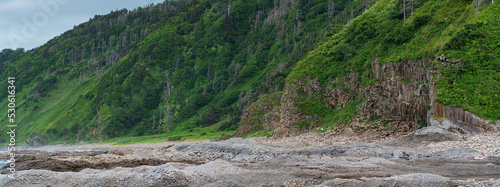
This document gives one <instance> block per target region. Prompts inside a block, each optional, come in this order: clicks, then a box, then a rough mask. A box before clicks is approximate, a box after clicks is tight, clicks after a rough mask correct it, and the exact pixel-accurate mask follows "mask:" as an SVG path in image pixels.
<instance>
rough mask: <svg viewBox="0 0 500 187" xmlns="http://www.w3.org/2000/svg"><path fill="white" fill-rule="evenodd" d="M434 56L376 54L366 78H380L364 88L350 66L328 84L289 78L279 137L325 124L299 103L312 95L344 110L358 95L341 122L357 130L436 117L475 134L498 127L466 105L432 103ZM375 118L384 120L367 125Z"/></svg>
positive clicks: (403, 129)
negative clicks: (382, 59) (386, 57)
mask: <svg viewBox="0 0 500 187" xmlns="http://www.w3.org/2000/svg"><path fill="white" fill-rule="evenodd" d="M439 58H440V57H438V58H436V59H437V60H439ZM433 60H434V59H433V58H425V59H421V60H418V61H405V62H401V63H387V64H380V63H379V61H378V59H375V60H373V61H372V63H371V70H372V71H371V73H370V74H369V75H368V77H369V78H375V79H377V81H374V82H373V83H371V84H369V85H365V86H364V87H363V86H362V78H361V76H360V75H359V73H357V72H354V71H352V70H351V73H350V74H349V75H347V76H344V77H342V78H341V79H340V81H339V79H338V78H337V79H335V80H334V81H330V83H329V84H328V85H327V86H323V85H321V84H320V83H318V81H317V78H315V79H312V78H310V77H307V79H306V80H303V81H296V82H292V83H289V84H287V86H286V88H285V91H284V94H283V97H282V100H281V119H280V126H279V127H278V129H277V130H276V133H275V136H277V137H286V136H292V135H296V134H298V133H303V132H308V131H310V130H312V129H314V128H315V127H318V125H322V124H318V120H320V119H321V118H320V117H318V116H315V115H307V114H306V111H303V110H302V109H301V108H300V107H298V106H299V105H300V102H304V101H305V100H307V99H311V98H313V99H314V100H321V103H323V104H324V105H325V106H326V107H328V108H329V109H342V108H343V107H344V106H346V105H347V104H348V103H349V102H354V101H355V100H357V99H360V100H361V102H360V103H359V104H358V105H357V106H356V107H357V114H356V116H355V117H354V118H353V119H352V120H351V121H350V123H345V124H342V125H343V127H340V128H344V127H347V128H351V129H352V130H353V131H358V132H361V131H362V130H369V129H373V128H375V129H378V130H379V131H380V130H381V129H385V130H386V131H387V130H390V131H392V132H394V133H409V132H412V131H414V130H416V128H418V127H419V126H426V125H427V124H430V120H431V118H432V117H433V116H435V117H438V118H448V119H451V120H455V121H457V122H459V123H461V125H462V126H463V125H465V126H463V127H462V128H467V129H470V130H467V131H468V132H472V133H478V132H492V131H494V128H493V127H492V125H491V124H490V122H489V121H487V120H483V119H481V118H479V117H477V116H476V115H474V114H472V113H470V112H468V111H466V110H464V109H461V108H456V107H452V106H444V105H442V104H440V103H436V102H434V98H435V83H434V81H433V79H435V77H434V76H433V70H431V69H432V68H431V66H432V65H431V64H432V61H433ZM325 87H326V89H324V88H325ZM323 90H324V91H323ZM374 121H379V122H382V123H374V124H376V125H368V124H367V123H369V122H374ZM300 122H305V123H307V124H309V125H308V126H307V128H302V127H300V126H299V125H298V124H299V123H300ZM372 124H373V123H372ZM382 124H383V125H382ZM377 126H378V127H377ZM380 126H382V127H380ZM383 126H385V127H383ZM379 133H383V131H382V132H379Z"/></svg>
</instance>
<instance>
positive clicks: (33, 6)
mask: <svg viewBox="0 0 500 187" xmlns="http://www.w3.org/2000/svg"><path fill="white" fill-rule="evenodd" d="M163 1H164V0H0V50H2V49H5V48H11V49H15V48H25V49H26V50H29V49H32V48H36V47H39V46H41V45H43V44H44V43H46V42H47V41H48V40H50V39H52V38H54V37H56V36H59V35H60V34H62V33H63V32H65V31H67V30H70V29H72V28H73V26H74V25H79V24H80V23H83V22H86V21H88V20H89V19H90V18H93V17H94V15H96V14H97V15H104V14H108V13H109V12H110V11H111V10H121V9H123V8H126V9H129V10H132V9H134V8H137V7H139V6H141V7H143V6H146V5H148V4H151V3H154V4H157V3H161V2H163Z"/></svg>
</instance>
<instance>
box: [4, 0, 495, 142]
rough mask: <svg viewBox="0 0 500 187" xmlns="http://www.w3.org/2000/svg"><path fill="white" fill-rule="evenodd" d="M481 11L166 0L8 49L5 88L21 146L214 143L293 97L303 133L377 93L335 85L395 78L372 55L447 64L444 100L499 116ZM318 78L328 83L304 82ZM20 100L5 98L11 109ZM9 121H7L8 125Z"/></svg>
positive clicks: (485, 13) (353, 2)
mask: <svg viewBox="0 0 500 187" xmlns="http://www.w3.org/2000/svg"><path fill="white" fill-rule="evenodd" d="M484 2H486V1H484ZM478 13H479V14H478V15H476V5H475V4H474V3H473V2H472V1H470V0H441V1H438V0H416V1H403V0H379V1H370V0H297V1H295V0H272V1H271V0H257V1H243V0H231V1H229V0H217V1H209V0H198V1H192V0H189V1H188V0H179V1H166V2H165V3H162V4H158V5H150V6H147V7H143V8H137V9H135V10H133V11H128V10H121V11H115V12H111V13H110V14H108V15H103V16H95V17H94V18H92V19H91V20H89V22H86V23H82V24H81V25H79V26H76V27H75V28H74V29H72V30H69V31H67V32H65V33H63V34H61V35H60V36H58V37H55V38H54V39H52V40H51V41H49V42H48V43H46V44H45V45H43V46H41V47H39V48H36V49H33V50H29V51H24V50H23V49H18V50H10V49H5V50H3V51H2V52H0V86H1V87H7V85H8V82H7V77H16V80H17V82H16V87H17V94H16V97H17V102H16V104H17V106H18V107H17V109H16V120H17V123H18V124H19V127H18V137H17V138H18V141H19V143H20V142H22V141H24V140H26V139H27V138H28V137H34V136H37V135H38V136H40V135H43V136H44V137H49V139H50V141H51V142H52V143H61V142H68V143H75V142H77V141H82V140H83V141H84V142H97V141H103V140H109V139H112V138H118V139H119V137H132V136H133V137H137V136H147V137H152V138H160V139H161V138H162V137H163V138H164V139H167V138H166V137H170V139H181V138H182V136H190V137H193V138H194V137H196V136H206V137H207V138H215V137H218V136H220V135H221V134H223V133H226V134H228V133H234V131H235V130H237V129H238V126H239V124H240V123H241V116H242V115H243V113H244V112H245V111H246V109H247V108H250V109H252V110H253V111H262V110H259V109H258V108H255V107H249V106H251V105H252V103H254V102H255V101H257V100H258V99H259V98H262V97H263V96H265V95H271V94H274V93H278V92H280V97H281V93H282V92H281V91H284V93H285V94H284V95H285V96H284V97H285V98H284V99H285V100H286V99H288V100H287V102H293V103H292V104H293V106H296V107H297V108H298V111H296V112H295V113H293V114H298V115H307V116H311V119H309V118H308V120H309V121H298V122H297V121H296V122H293V123H296V124H297V125H298V126H300V129H306V128H308V129H313V128H314V127H317V126H325V127H329V126H335V125H338V124H346V123H349V122H350V121H351V120H352V118H354V117H355V116H356V115H357V113H358V112H359V111H360V110H361V109H360V108H361V107H362V105H363V103H366V101H367V96H366V93H365V94H364V93H362V92H363V91H361V92H359V93H352V94H354V95H359V97H358V96H356V98H355V99H352V101H349V102H348V103H347V104H346V105H345V106H343V107H341V108H335V107H331V106H328V104H325V103H327V102H326V100H325V98H324V95H325V91H326V87H328V88H329V89H335V88H340V90H345V91H349V89H350V88H348V87H347V86H345V85H344V83H342V82H340V83H335V84H331V82H332V81H333V80H335V79H337V78H340V79H342V78H343V77H346V76H348V75H350V74H357V75H358V74H359V75H360V76H359V77H357V81H358V82H359V83H360V85H361V86H360V88H359V89H360V90H363V89H364V90H366V89H368V90H370V89H371V88H372V87H373V86H374V85H376V84H378V83H380V82H381V81H382V80H379V79H377V78H375V77H374V76H373V75H372V74H371V72H372V62H374V61H377V62H378V63H379V64H381V65H383V64H388V63H396V64H397V63H412V62H414V61H419V60H422V59H431V60H430V61H431V62H430V64H429V65H428V67H422V68H426V69H430V70H432V71H433V72H435V73H434V76H435V79H433V81H434V82H435V83H433V84H432V85H434V86H435V87H434V88H435V91H437V93H436V98H435V100H436V102H439V103H442V104H445V105H450V106H455V107H460V108H464V109H466V110H468V111H471V112H472V113H474V114H476V115H478V116H480V117H483V118H485V119H491V120H497V119H500V99H499V96H498V95H500V56H499V55H500V27H499V26H500V17H499V14H500V5H499V3H495V4H491V3H483V4H481V5H480V7H479V12H478ZM439 56H445V57H446V58H447V59H449V60H450V62H441V61H438V60H436V57H439ZM305 80H315V81H313V83H317V84H318V85H321V86H320V87H321V90H320V91H315V92H314V93H312V92H311V93H309V94H305V93H307V92H308V90H307V89H305V87H299V88H293V89H292V85H295V84H296V83H297V84H298V83H300V82H301V81H305ZM398 81H400V82H402V83H403V84H409V82H408V81H407V80H405V79H402V80H398ZM405 81H406V82H405ZM427 81H429V80H422V82H425V83H427ZM302 83H305V82H302ZM302 83H301V84H302ZM305 84H308V83H305ZM287 85H288V87H287ZM327 85H329V86H327ZM322 86H324V88H325V89H323V87H322ZM287 88H288V89H287ZM290 93H297V94H298V96H297V97H295V96H293V97H291V96H290ZM363 94H364V95H365V96H363ZM7 95H8V93H7V92H1V93H0V100H1V103H0V104H1V105H0V106H5V107H4V108H7V107H6V106H7V102H8V101H7V97H8V96H7ZM263 101H266V100H265V99H261V100H260V102H263ZM272 102H273V104H272V106H276V105H279V102H278V103H276V101H272ZM283 104H284V103H281V105H282V107H281V109H280V110H281V114H282V115H283V114H287V113H288V111H287V108H286V107H283ZM411 105H412V103H409V104H408V106H411ZM256 106H257V105H256ZM262 106H267V105H265V104H263V105H262ZM428 107H429V108H428V109H430V107H432V106H428ZM381 113H383V112H382V111H381ZM0 115H2V116H7V110H6V109H5V110H1V111H0ZM250 116H251V115H250ZM254 116H262V115H254ZM278 117H280V116H278ZM281 118H284V116H281ZM402 118H403V117H402ZM385 119H386V118H385V117H379V118H373V119H370V120H371V121H370V120H369V121H368V122H370V123H372V122H373V121H382V123H384V124H385V123H386V122H383V121H384V120H385ZM250 120H254V119H250ZM416 120H417V119H414V121H415V122H417V121H416ZM418 120H421V119H418ZM254 121H255V120H254ZM278 121H279V120H278ZM282 121H283V120H282ZM285 121H286V120H285ZM310 121H315V123H314V125H312V126H311V124H310ZM418 122H419V123H422V125H424V124H425V122H421V121H418ZM253 123H254V122H252V124H253ZM7 124H9V122H8V119H7V118H2V119H1V121H0V131H4V130H5V131H6V125H7ZM281 125H287V124H281ZM271 126H272V125H271ZM247 129H257V130H258V129H259V128H247ZM262 134H269V131H267V130H266V133H262ZM0 137H1V138H0V139H1V141H5V140H7V137H6V136H5V134H1V135H0ZM198 138H199V137H198ZM136 139H137V138H136ZM161 140H163V139H161ZM124 142H127V141H124ZM124 142H122V143H124Z"/></svg>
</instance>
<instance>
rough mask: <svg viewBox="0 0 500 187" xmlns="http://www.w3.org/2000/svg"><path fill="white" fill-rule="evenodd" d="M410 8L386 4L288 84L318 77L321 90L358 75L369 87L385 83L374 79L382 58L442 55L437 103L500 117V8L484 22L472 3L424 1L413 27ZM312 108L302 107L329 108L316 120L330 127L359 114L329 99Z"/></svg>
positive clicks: (314, 55)
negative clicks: (329, 105) (333, 105)
mask: <svg viewBox="0 0 500 187" xmlns="http://www.w3.org/2000/svg"><path fill="white" fill-rule="evenodd" d="M402 3H403V1H402V0H381V1H378V2H377V3H376V4H375V5H374V6H372V7H371V8H370V9H368V10H367V11H365V13H364V14H362V15H361V16H358V17H357V18H356V19H354V20H353V21H352V22H350V23H349V24H348V25H347V26H345V27H344V28H343V29H342V30H341V31H340V32H339V33H337V34H335V35H334V36H332V37H329V38H327V39H325V41H324V42H322V44H321V45H319V46H318V48H317V49H316V50H314V51H313V52H311V53H310V54H308V55H307V57H306V58H305V59H304V60H302V61H300V62H299V63H298V64H297V66H296V67H295V68H294V70H293V71H292V72H291V74H290V75H289V76H288V78H287V82H288V83H294V82H299V81H301V80H305V79H306V78H307V77H311V79H314V78H315V77H317V78H318V79H317V80H318V82H319V83H320V84H322V85H327V84H328V81H330V80H335V79H336V78H342V77H344V76H347V75H349V74H350V73H351V70H352V71H354V72H356V73H358V74H359V75H360V81H361V82H362V86H363V87H364V88H367V87H368V86H369V85H371V83H373V82H377V81H378V80H374V79H373V78H372V77H370V73H371V72H372V69H371V63H372V62H373V61H374V60H375V59H377V60H378V61H379V63H380V64H387V63H391V62H395V63H403V62H412V61H416V60H420V59H426V58H432V59H434V58H435V57H438V56H441V55H442V56H444V57H446V58H447V59H450V60H449V62H441V61H438V60H435V61H433V62H432V63H431V65H430V66H429V67H426V68H431V69H433V70H434V71H435V72H436V73H435V76H436V77H435V78H434V80H435V81H436V85H435V86H436V89H437V97H436V101H438V102H440V103H443V104H446V105H454V106H456V107H461V108H464V109H466V110H468V111H471V112H473V113H475V114H477V115H478V116H480V117H483V118H486V119H492V120H497V119H500V99H499V95H500V51H499V50H500V48H499V47H500V43H499V41H500V35H499V32H500V17H499V13H500V3H495V4H488V5H481V6H480V9H479V11H480V13H479V15H477V16H476V10H475V8H476V7H475V4H473V3H472V2H471V1H465V0H464V1H457V0H444V1H437V0H419V1H418V3H419V4H418V6H415V7H414V11H413V13H412V12H411V10H407V12H406V16H407V17H406V21H404V19H405V18H404V16H405V15H404V12H403V11H402V10H403V4H402ZM406 7H408V5H406ZM403 82H404V80H403ZM338 86H341V85H338ZM359 94H360V95H361V94H362V93H359ZM364 99H366V98H364ZM356 102H357V101H352V102H351V103H350V105H348V106H351V105H352V104H356ZM305 103H306V104H298V106H299V108H300V109H301V110H302V111H304V113H307V111H315V110H314V109H319V108H323V110H316V113H315V114H316V115H318V116H321V117H324V118H323V121H322V123H329V124H330V125H336V124H338V123H339V121H345V119H343V118H342V117H339V116H337V115H338V114H339V113H343V116H353V115H354V114H356V108H357V107H355V108H354V110H352V109H353V108H352V107H347V108H342V109H328V108H326V107H323V105H322V104H321V101H318V102H314V101H311V102H308V101H306V102H305ZM308 103H309V104H308ZM301 105H302V106H301ZM318 106H320V107H318ZM358 107H359V106H358ZM346 112H348V113H351V115H347V114H345V113H346ZM307 115H313V114H307Z"/></svg>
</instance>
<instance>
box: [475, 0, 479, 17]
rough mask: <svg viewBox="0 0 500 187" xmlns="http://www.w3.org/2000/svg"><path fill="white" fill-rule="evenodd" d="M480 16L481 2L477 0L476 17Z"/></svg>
mask: <svg viewBox="0 0 500 187" xmlns="http://www.w3.org/2000/svg"><path fill="white" fill-rule="evenodd" d="M477 15H479V0H476V16H477Z"/></svg>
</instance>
